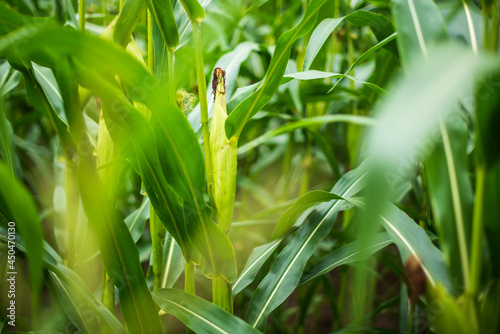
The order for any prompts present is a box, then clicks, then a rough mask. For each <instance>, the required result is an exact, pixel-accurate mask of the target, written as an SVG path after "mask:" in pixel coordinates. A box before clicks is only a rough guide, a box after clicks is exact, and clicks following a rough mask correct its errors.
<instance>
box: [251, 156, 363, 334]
mask: <svg viewBox="0 0 500 334" xmlns="http://www.w3.org/2000/svg"><path fill="white" fill-rule="evenodd" d="M365 178H366V171H364V167H363V165H362V166H360V167H358V168H357V169H355V170H352V171H350V172H348V173H346V174H345V175H343V176H342V177H341V178H340V180H339V181H338V182H337V183H336V184H335V186H334V187H333V189H332V193H335V194H338V195H339V196H341V197H343V198H346V199H349V197H351V196H353V195H355V194H356V193H357V192H359V191H360V190H361V189H362V188H363V187H364V179H365ZM343 202H344V201H342V200H332V201H330V202H327V203H322V204H319V205H318V206H316V207H315V210H314V211H313V212H312V213H311V214H309V215H308V216H307V217H306V218H304V219H305V221H304V222H303V223H302V224H301V226H300V228H299V230H298V231H297V234H296V236H295V237H294V238H293V240H292V241H291V242H290V243H289V244H288V245H287V246H286V247H285V248H284V249H283V251H281V252H280V254H279V255H278V257H277V259H276V261H275V262H274V264H273V266H272V268H271V270H270V272H269V273H268V274H267V275H266V276H265V277H264V279H263V280H262V282H260V284H259V286H258V287H257V290H256V291H255V293H254V294H253V296H252V299H251V300H250V305H249V307H248V310H247V315H246V321H247V322H248V323H250V325H252V327H256V328H259V329H264V328H265V326H266V320H267V316H268V315H269V313H271V311H272V310H274V309H275V308H276V307H278V305H280V304H281V303H282V302H283V301H284V300H285V299H286V298H287V297H288V296H289V295H290V294H291V293H292V292H293V290H294V289H295V287H296V286H297V284H298V283H299V280H300V276H301V275H302V272H303V270H304V266H305V265H306V263H307V261H308V260H309V258H310V257H311V255H312V254H313V253H314V251H315V250H316V247H317V246H318V244H319V243H320V242H321V241H322V240H323V239H324V238H325V237H326V236H327V235H328V233H329V232H330V229H331V228H332V226H333V223H334V222H335V220H336V217H337V214H338V212H339V211H340V209H341V204H342V203H343Z"/></svg>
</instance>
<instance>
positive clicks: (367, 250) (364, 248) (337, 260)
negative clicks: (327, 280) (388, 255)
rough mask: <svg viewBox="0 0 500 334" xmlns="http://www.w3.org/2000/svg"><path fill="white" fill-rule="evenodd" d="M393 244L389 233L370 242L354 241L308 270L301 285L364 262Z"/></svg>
mask: <svg viewBox="0 0 500 334" xmlns="http://www.w3.org/2000/svg"><path fill="white" fill-rule="evenodd" d="M392 242H393V241H392V240H391V239H390V238H389V234H387V232H383V233H379V234H377V235H374V236H373V238H370V239H369V240H361V239H360V240H356V241H353V242H351V243H349V244H347V245H345V246H343V247H341V248H339V249H337V250H336V251H334V252H332V253H331V254H329V255H327V256H325V257H324V258H323V259H321V261H319V262H318V263H317V264H315V265H314V266H313V267H311V268H309V269H307V270H306V272H305V273H304V274H303V275H302V278H301V279H300V282H299V285H303V284H306V283H307V282H309V281H310V280H313V279H315V278H316V277H319V276H321V275H324V274H326V273H327V272H329V271H331V270H333V269H335V268H337V267H339V266H341V265H344V264H349V263H354V262H357V261H360V260H364V259H366V258H368V257H370V256H372V255H373V254H375V253H376V252H378V251H379V250H381V249H382V248H384V247H386V246H388V245H390V244H391V243H392Z"/></svg>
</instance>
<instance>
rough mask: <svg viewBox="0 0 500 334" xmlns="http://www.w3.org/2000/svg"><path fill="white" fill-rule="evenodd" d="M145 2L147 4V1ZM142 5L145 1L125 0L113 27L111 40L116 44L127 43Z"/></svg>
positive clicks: (143, 5) (122, 44)
mask: <svg viewBox="0 0 500 334" xmlns="http://www.w3.org/2000/svg"><path fill="white" fill-rule="evenodd" d="M145 1H146V0H145ZM146 2H148V5H149V1H146ZM155 2H157V1H155ZM144 7H145V3H144V1H142V0H125V2H124V3H123V6H122V8H121V9H120V14H119V15H118V17H117V19H116V23H115V26H114V28H113V41H114V42H115V43H116V44H118V45H120V46H125V45H127V44H128V42H129V41H130V36H132V32H133V31H134V29H135V26H136V25H137V22H138V21H139V18H140V17H141V13H142V11H143V10H144ZM174 24H175V20H174Z"/></svg>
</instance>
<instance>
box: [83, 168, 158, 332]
mask: <svg viewBox="0 0 500 334" xmlns="http://www.w3.org/2000/svg"><path fill="white" fill-rule="evenodd" d="M78 186H79V190H80V194H81V198H82V203H83V207H84V209H85V213H86V215H87V217H88V218H89V222H91V224H92V226H93V228H94V230H95V232H96V235H97V238H98V241H99V248H100V250H101V256H102V260H103V263H104V265H105V267H106V272H107V274H108V275H109V277H110V278H111V280H112V281H113V283H114V284H115V286H116V287H117V288H118V292H119V300H120V307H121V312H122V315H123V320H124V321H125V323H126V324H127V328H128V330H129V331H131V332H134V333H159V332H161V323H160V321H159V317H158V316H157V314H156V307H155V305H154V302H153V299H152V298H151V294H150V292H149V289H148V286H147V284H146V279H145V278H144V274H143V271H142V267H141V263H140V260H139V251H138V249H137V246H136V245H135V243H134V240H133V239H132V236H131V235H130V232H129V231H128V229H127V226H126V225H125V223H124V222H123V220H122V219H121V217H120V215H119V214H118V212H117V211H116V210H115V209H114V207H113V205H112V204H111V202H110V201H109V199H108V198H107V195H106V192H105V191H104V189H103V187H102V184H101V182H100V181H99V176H98V174H97V171H96V170H95V168H94V167H93V166H92V160H90V159H88V158H87V159H84V160H83V161H82V162H80V164H79V170H78Z"/></svg>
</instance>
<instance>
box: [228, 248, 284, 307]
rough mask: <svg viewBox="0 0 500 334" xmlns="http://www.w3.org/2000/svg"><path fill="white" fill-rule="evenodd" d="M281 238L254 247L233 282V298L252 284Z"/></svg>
mask: <svg viewBox="0 0 500 334" xmlns="http://www.w3.org/2000/svg"><path fill="white" fill-rule="evenodd" d="M282 240H283V238H279V239H276V240H273V241H271V242H270V243H267V244H265V245H261V246H259V247H255V248H254V249H253V250H252V253H250V256H249V257H248V260H247V262H246V263H245V267H244V268H243V270H242V271H241V273H240V275H239V276H238V279H236V281H234V283H233V285H232V288H233V298H234V297H236V295H237V294H238V293H239V292H240V291H242V290H243V289H244V288H246V287H247V286H248V285H250V283H252V282H253V280H254V279H255V277H256V276H257V273H258V272H259V270H260V268H261V267H262V266H263V265H264V263H265V262H266V261H267V259H268V258H269V257H270V256H271V255H272V254H273V253H274V251H275V250H276V248H278V246H279V244H280V243H281V241H282Z"/></svg>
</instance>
